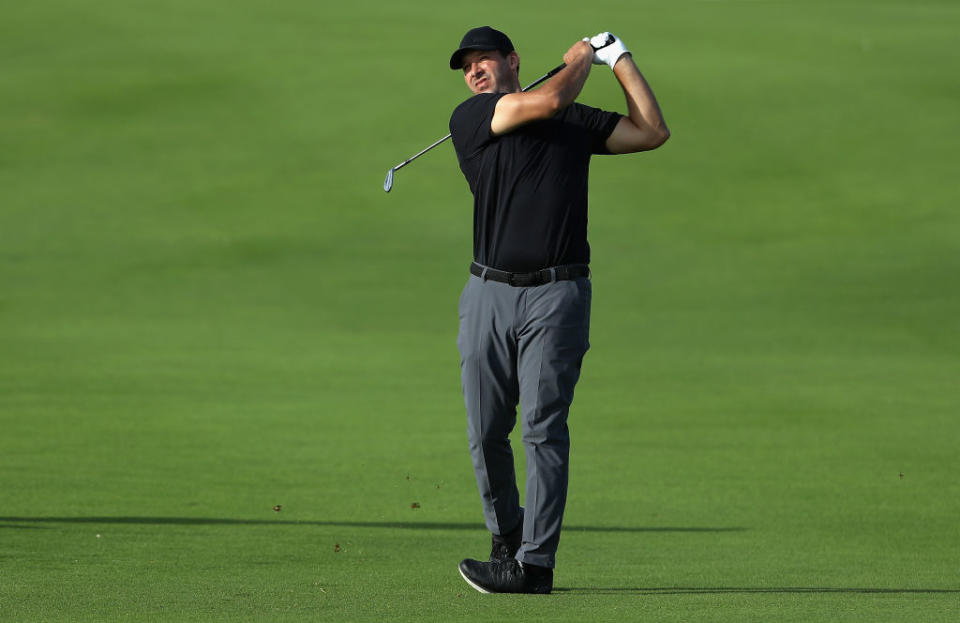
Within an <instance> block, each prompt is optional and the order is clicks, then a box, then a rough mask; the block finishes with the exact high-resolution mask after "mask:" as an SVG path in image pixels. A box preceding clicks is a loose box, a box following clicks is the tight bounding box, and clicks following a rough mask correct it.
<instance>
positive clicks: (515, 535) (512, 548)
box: [490, 517, 523, 562]
mask: <svg viewBox="0 0 960 623" xmlns="http://www.w3.org/2000/svg"><path fill="white" fill-rule="evenodd" d="M492 536H493V538H492V544H491V547H490V562H494V561H497V560H507V559H508V558H513V557H514V556H516V555H517V551H519V549H520V541H521V540H522V539H523V517H520V523H518V524H517V527H516V528H514V529H513V530H512V531H510V532H508V533H506V534H503V535H498V534H494V535H492Z"/></svg>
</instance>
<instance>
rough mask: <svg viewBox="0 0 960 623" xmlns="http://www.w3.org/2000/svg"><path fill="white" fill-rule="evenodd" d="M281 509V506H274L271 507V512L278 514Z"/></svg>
mask: <svg viewBox="0 0 960 623" xmlns="http://www.w3.org/2000/svg"><path fill="white" fill-rule="evenodd" d="M281 509H283V506H281V505H280V504H277V505H275V506H274V507H273V510H274V512H276V513H279V512H280V511H281Z"/></svg>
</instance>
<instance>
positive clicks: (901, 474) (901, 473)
mask: <svg viewBox="0 0 960 623" xmlns="http://www.w3.org/2000/svg"><path fill="white" fill-rule="evenodd" d="M900 480H903V472H900Z"/></svg>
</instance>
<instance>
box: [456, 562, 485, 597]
mask: <svg viewBox="0 0 960 623" xmlns="http://www.w3.org/2000/svg"><path fill="white" fill-rule="evenodd" d="M457 571H459V572H460V577H462V578H463V581H464V582H466V583H467V584H469V585H470V586H472V587H473V588H474V589H476V590H477V591H479V592H481V593H484V594H485V595H492V594H493V591H488V590H487V589H485V588H483V587H482V586H480V585H479V584H477V583H476V582H474V581H473V580H471V579H470V578H468V577H467V574H466V573H464V572H463V569H461V568H460V567H457Z"/></svg>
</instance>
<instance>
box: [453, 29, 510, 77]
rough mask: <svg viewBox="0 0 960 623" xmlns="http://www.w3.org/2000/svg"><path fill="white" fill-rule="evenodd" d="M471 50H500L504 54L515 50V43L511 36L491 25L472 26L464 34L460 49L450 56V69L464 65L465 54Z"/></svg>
mask: <svg viewBox="0 0 960 623" xmlns="http://www.w3.org/2000/svg"><path fill="white" fill-rule="evenodd" d="M470 50H500V52H502V53H503V55H504V56H506V55H507V54H509V53H510V52H513V43H511V42H510V37H508V36H507V35H505V34H503V33H502V32H500V31H499V30H495V29H493V28H490V27H489V26H480V27H479V28H471V29H470V30H468V31H467V34H465V35H463V39H462V40H461V41H460V49H459V50H457V51H456V52H454V53H453V56H451V57H450V69H460V68H461V67H463V54H464V52H468V51H470Z"/></svg>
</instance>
